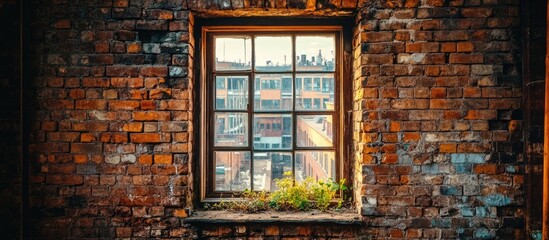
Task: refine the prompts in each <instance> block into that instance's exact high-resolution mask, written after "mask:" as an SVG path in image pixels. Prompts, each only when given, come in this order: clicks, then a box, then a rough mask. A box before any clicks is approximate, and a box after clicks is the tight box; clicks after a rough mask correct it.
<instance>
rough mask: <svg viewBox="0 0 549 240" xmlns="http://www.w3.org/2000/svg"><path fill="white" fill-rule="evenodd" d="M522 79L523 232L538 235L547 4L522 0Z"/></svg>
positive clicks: (541, 177)
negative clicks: (525, 199)
mask: <svg viewBox="0 0 549 240" xmlns="http://www.w3.org/2000/svg"><path fill="white" fill-rule="evenodd" d="M522 3H523V14H522V16H524V18H523V19H524V20H523V34H522V35H523V36H525V38H524V39H523V49H524V51H523V52H524V58H523V61H524V62H523V79H524V121H525V122H524V125H525V135H524V137H525V141H524V142H525V153H526V156H525V160H526V168H527V171H526V172H527V173H528V175H527V176H526V179H525V180H526V182H525V183H526V185H525V186H526V189H525V191H526V194H527V197H528V203H527V204H528V205H527V208H526V209H527V213H526V214H527V218H526V219H528V220H527V221H528V222H527V226H526V227H527V232H528V233H530V235H531V236H529V237H532V238H534V239H535V237H534V236H537V235H539V236H541V235H540V234H541V233H540V230H541V219H542V212H543V211H542V198H543V196H542V193H543V191H542V190H543V122H544V112H545V111H544V107H545V104H544V100H545V88H544V84H545V80H544V79H545V52H546V40H547V39H546V38H547V37H546V32H547V21H546V19H547V18H546V14H547V13H546V9H547V8H546V6H547V1H546V0H543V1H523V2H522Z"/></svg>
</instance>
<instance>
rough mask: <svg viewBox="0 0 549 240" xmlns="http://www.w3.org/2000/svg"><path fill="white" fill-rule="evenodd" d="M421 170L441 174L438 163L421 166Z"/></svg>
mask: <svg viewBox="0 0 549 240" xmlns="http://www.w3.org/2000/svg"><path fill="white" fill-rule="evenodd" d="M421 172H422V173H425V174H439V173H440V171H439V169H438V164H431V165H424V166H421Z"/></svg>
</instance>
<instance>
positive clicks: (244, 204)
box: [205, 172, 347, 212]
mask: <svg viewBox="0 0 549 240" xmlns="http://www.w3.org/2000/svg"><path fill="white" fill-rule="evenodd" d="M275 184H276V187H277V190H275V191H273V192H271V193H268V192H266V191H260V192H254V191H251V190H245V191H244V192H243V193H242V196H241V197H242V198H241V199H240V200H233V201H229V202H226V201H221V202H219V203H215V204H213V205H206V206H205V207H206V208H207V209H214V210H221V209H230V210H234V211H245V212H258V211H265V210H278V211H296V210H299V211H305V210H310V209H318V210H321V211H326V210H328V209H329V208H330V205H331V203H332V201H333V200H334V199H335V197H336V195H337V193H338V192H343V191H346V190H347V187H346V186H345V179H341V180H340V181H339V182H335V181H333V180H332V179H328V180H326V181H322V180H320V181H316V180H314V179H313V178H311V177H307V178H306V179H305V180H303V181H294V179H293V177H292V173H291V172H285V173H284V178H282V179H277V180H275ZM342 205H343V200H342V199H341V198H339V199H338V202H337V206H336V208H341V207H342Z"/></svg>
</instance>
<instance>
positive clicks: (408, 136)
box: [402, 132, 421, 142]
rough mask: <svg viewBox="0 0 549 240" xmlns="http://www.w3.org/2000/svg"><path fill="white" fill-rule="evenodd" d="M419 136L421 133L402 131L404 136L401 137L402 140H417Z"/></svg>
mask: <svg viewBox="0 0 549 240" xmlns="http://www.w3.org/2000/svg"><path fill="white" fill-rule="evenodd" d="M420 138H421V135H420V134H419V133H411V132H407V133H404V136H403V137H402V140H404V141H406V142H407V141H418V140H419V139H420Z"/></svg>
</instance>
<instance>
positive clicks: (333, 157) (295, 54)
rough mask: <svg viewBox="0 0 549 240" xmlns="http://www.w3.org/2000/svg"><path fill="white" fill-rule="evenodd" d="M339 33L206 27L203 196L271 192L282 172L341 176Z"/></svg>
mask: <svg viewBox="0 0 549 240" xmlns="http://www.w3.org/2000/svg"><path fill="white" fill-rule="evenodd" d="M341 32H342V29H341V27H330V26H329V27H301V28H300V27H288V28H285V27H265V28H255V27H249V28H247V27H240V28H230V27H219V28H216V27H210V28H207V31H205V32H204V33H203V37H204V43H205V48H206V49H205V50H204V51H203V53H205V60H204V61H205V72H206V73H207V74H205V76H203V80H204V84H203V86H202V99H203V100H204V103H202V104H203V105H202V106H203V107H202V108H203V111H202V119H203V121H205V123H204V124H202V128H201V133H203V134H201V137H202V139H201V140H202V141H201V143H202V146H201V150H202V151H201V163H202V164H201V171H202V173H203V174H202V176H203V177H202V180H201V183H202V185H203V186H202V188H203V194H202V199H209V198H216V197H220V196H223V197H230V196H233V195H236V196H237V195H238V193H239V192H242V191H243V190H245V189H251V190H257V191H261V190H266V191H272V190H275V188H276V186H275V180H276V179H279V178H282V177H283V174H284V172H292V176H293V177H294V179H295V180H296V181H301V180H303V179H305V178H306V177H309V176H310V177H313V178H315V179H328V178H331V179H334V180H338V179H339V178H342V173H343V169H342V168H343V167H342V161H343V160H342V158H343V157H342V156H343V154H342V153H341V152H342V151H341V148H342V145H343V144H341V140H342V139H341V135H342V129H340V126H341V125H340V124H339V122H340V121H342V114H341V111H342V107H341V101H342V100H341V97H340V93H339V92H338V91H336V89H339V87H340V84H341V78H342V77H341V75H342V74H341V70H340V69H338V68H341V66H342V64H340V62H341V58H340V55H341V53H340V52H339V51H340V49H341V42H342V41H341V35H342V34H341ZM219 79H224V80H223V81H221V80H219ZM225 79H226V80H225ZM213 99H215V101H213ZM225 99H227V100H230V101H225ZM225 103H229V104H225ZM321 158H322V159H324V160H321ZM328 166H333V167H328Z"/></svg>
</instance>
